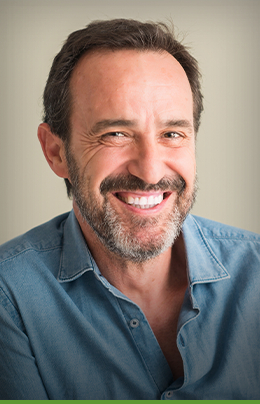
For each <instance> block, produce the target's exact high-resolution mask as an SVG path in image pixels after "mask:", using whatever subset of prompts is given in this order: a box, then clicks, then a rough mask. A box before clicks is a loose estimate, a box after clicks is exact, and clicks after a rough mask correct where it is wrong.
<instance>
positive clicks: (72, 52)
mask: <svg viewBox="0 0 260 404" xmlns="http://www.w3.org/2000/svg"><path fill="white" fill-rule="evenodd" d="M199 78H200V75H199V71H198V66H197V62H196V60H195V59H194V58H193V57H192V56H191V55H190V54H189V53H188V51H187V49H186V48H185V47H184V46H183V45H182V44H180V43H179V42H178V41H177V40H176V39H175V38H174V36H173V34H172V32H171V31H170V29H168V28H167V27H166V26H164V25H163V24H153V23H141V22H138V21H133V20H111V21H101V22H94V23H92V24H90V25H89V26H87V27H86V28H85V29H83V30H80V31H77V32H74V33H72V34H71V35H70V36H69V38H68V40H67V41H66V42H65V44H64V46H63V48H62V50H61V51H60V53H59V54H58V55H57V56H56V58H55V59H54V62H53V65H52V68H51V71H50V75H49V78H48V81H47V84H46V88H45V92H44V107H45V116H44V122H43V123H42V124H40V126H39V129H38V137H39V140H40V143H41V146H42V149H43V152H44V155H45V157H46V160H47V162H48V163H49V165H50V167H51V169H52V170H53V171H54V172H55V174H57V175H58V176H60V177H62V178H64V179H65V182H66V185H67V192H68V195H69V196H72V197H73V210H72V212H70V213H69V214H64V215H62V216H60V217H57V218H55V219H53V220H51V221H50V222H48V223H46V224H44V225H42V226H39V227H38V228H36V229H33V230H31V231H30V232H28V233H27V234H25V235H23V236H21V237H19V238H17V239H15V240H12V241H10V242H9V243H7V244H5V245H4V246H2V247H1V255H0V257H1V262H0V265H1V266H0V302H1V311H0V325H1V336H0V398H2V399H3V398H5V399H257V398H259V397H260V386H259V377H260V366H259V343H258V333H259V314H258V304H259V293H258V289H259V262H260V237H259V236H257V235H254V234H252V233H249V232H245V231H242V230H238V229H234V228H231V227H228V226H224V225H221V224H218V223H214V222H211V221H209V220H206V219H202V218H195V217H193V216H191V215H189V211H190V209H191V207H192V205H193V203H194V201H195V196H196V188H197V185H196V161H195V138H196V134H197V132H198V128H199V122H200V114H201V111H202V95H201V91H200V81H199Z"/></svg>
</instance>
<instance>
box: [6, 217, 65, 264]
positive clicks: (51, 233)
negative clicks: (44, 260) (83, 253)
mask: <svg viewBox="0 0 260 404" xmlns="http://www.w3.org/2000/svg"><path fill="white" fill-rule="evenodd" d="M68 215H69V213H64V214H62V215H60V216H57V217H55V218H54V219H52V220H50V221H48V222H46V223H44V224H41V225H40V226H37V227H35V228H33V229H31V230H29V231H28V232H26V233H25V234H23V235H21V236H18V237H16V238H14V239H12V240H10V241H7V242H6V243H4V244H2V245H1V246H0V265H1V266H3V264H4V263H5V262H7V261H10V260H15V259H19V258H21V257H22V256H23V255H24V254H26V253H30V252H31V253H33V252H38V253H40V252H44V251H49V250H51V249H56V248H59V247H60V246H61V242H62V235H63V227H64V223H65V222H66V219H67V217H68Z"/></svg>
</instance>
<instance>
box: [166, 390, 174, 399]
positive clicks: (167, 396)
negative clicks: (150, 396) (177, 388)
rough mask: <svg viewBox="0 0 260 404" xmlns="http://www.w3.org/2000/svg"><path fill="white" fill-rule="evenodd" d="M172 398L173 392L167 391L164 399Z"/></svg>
mask: <svg viewBox="0 0 260 404" xmlns="http://www.w3.org/2000/svg"><path fill="white" fill-rule="evenodd" d="M172 396H173V391H172V390H169V391H167V393H166V398H171V397H172Z"/></svg>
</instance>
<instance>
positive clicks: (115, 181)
mask: <svg viewBox="0 0 260 404" xmlns="http://www.w3.org/2000/svg"><path fill="white" fill-rule="evenodd" d="M185 188H186V182H185V180H184V179H183V178H182V176H180V175H179V174H177V175H176V176H175V177H174V178H171V177H164V178H162V179H161V180H160V181H159V182H158V183H157V184H148V183H147V182H145V181H143V180H141V179H140V178H138V177H135V176H134V175H131V174H128V175H123V174H119V175H117V176H112V175H109V176H108V177H106V178H105V179H104V180H103V181H102V182H101V184H100V193H101V194H102V195H103V196H105V195H106V194H107V193H108V192H113V191H146V192H149V191H156V192H157V191H177V193H178V195H181V194H182V193H183V192H184V190H185Z"/></svg>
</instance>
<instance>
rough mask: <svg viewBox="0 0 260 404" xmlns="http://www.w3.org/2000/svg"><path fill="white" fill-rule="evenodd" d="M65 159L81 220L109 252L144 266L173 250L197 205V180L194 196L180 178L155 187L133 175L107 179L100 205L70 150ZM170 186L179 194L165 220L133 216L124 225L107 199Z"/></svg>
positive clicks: (101, 187)
mask: <svg viewBox="0 0 260 404" xmlns="http://www.w3.org/2000/svg"><path fill="white" fill-rule="evenodd" d="M66 157H67V162H68V167H69V174H70V179H71V184H72V192H73V197H74V199H75V202H76V204H77V206H78V208H79V211H80V214H81V216H82V219H83V220H84V221H86V222H87V223H88V224H89V226H90V227H91V228H92V229H93V231H94V232H95V234H96V236H97V237H98V239H99V240H100V241H101V243H102V244H103V245H104V246H105V247H106V248H107V249H108V250H109V251H111V252H112V253H114V254H116V255H117V256H118V257H120V258H121V259H123V260H126V261H130V262H135V263H143V262H145V261H148V260H150V259H152V258H155V257H157V256H158V255H160V254H162V253H163V252H164V251H166V250H167V249H168V248H170V247H172V245H173V244H174V241H175V240H176V238H177V237H178V236H179V234H180V231H181V228H182V224H183V222H184V220H185V218H186V216H187V214H188V213H189V211H190V209H191V208H192V206H193V204H194V202H195V199H196V191H197V182H196V181H195V184H194V189H193V192H192V194H191V195H186V192H185V182H184V180H183V179H182V178H181V177H180V176H179V177H178V178H177V180H176V179H174V180H171V179H165V180H161V181H160V183H158V184H156V185H154V184H146V183H144V182H143V181H142V180H140V179H138V178H136V177H133V176H131V175H128V176H117V177H113V178H111V177H107V178H106V179H105V180H104V181H102V183H101V185H100V193H101V194H102V195H103V197H104V202H103V204H102V206H100V204H99V202H98V200H96V198H95V197H94V196H93V194H92V193H91V192H88V189H89V186H88V185H89V180H88V179H87V178H86V179H85V178H84V175H82V176H80V174H79V169H78V166H77V163H76V161H75V159H74V157H73V156H72V155H71V153H70V151H67V156H66ZM169 184H172V189H174V190H176V191H177V199H176V202H175V206H174V207H173V210H172V211H171V212H170V213H169V214H168V215H167V217H165V218H164V219H162V218H161V217H160V215H158V216H157V217H150V218H144V217H138V216H137V215H134V214H132V215H131V218H130V219H128V221H127V223H124V221H123V219H122V217H121V216H120V214H118V213H117V212H116V210H115V209H114V208H113V206H111V204H110V202H109V200H108V198H107V193H108V192H111V191H113V190H115V189H117V190H118V189H120V190H124V191H129V190H146V191H147V190H155V191H158V190H166V189H168V190H169ZM119 185H120V187H119ZM141 229H142V230H144V231H146V234H145V236H143V237H142V239H140V238H138V231H140V230H141ZM158 230H159V231H158Z"/></svg>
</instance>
